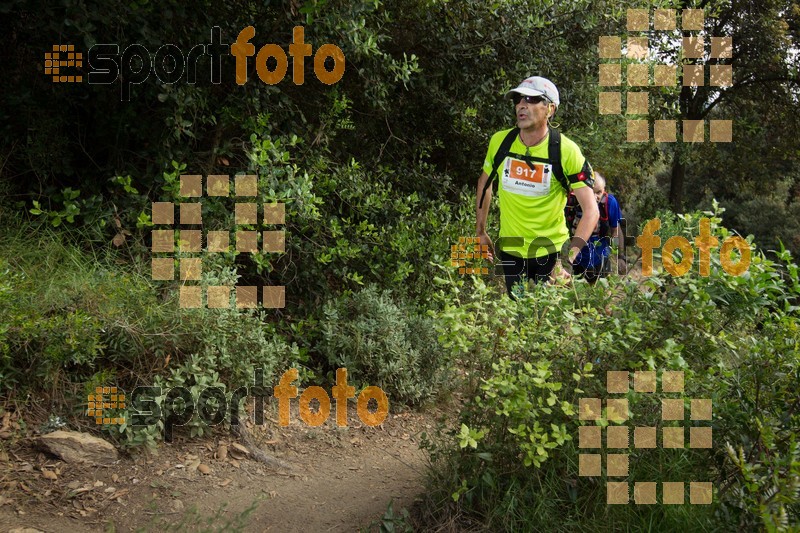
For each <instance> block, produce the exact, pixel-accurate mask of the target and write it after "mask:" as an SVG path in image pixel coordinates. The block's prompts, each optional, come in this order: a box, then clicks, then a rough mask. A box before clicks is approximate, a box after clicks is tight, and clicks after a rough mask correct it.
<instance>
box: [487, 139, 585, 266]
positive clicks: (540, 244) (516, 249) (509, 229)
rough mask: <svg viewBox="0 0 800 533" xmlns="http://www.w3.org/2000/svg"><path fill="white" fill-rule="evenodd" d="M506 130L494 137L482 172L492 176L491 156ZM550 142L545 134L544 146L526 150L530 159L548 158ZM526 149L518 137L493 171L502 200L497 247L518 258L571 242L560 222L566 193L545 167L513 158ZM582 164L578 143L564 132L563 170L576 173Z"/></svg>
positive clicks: (562, 144) (551, 250) (558, 247)
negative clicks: (531, 166)
mask: <svg viewBox="0 0 800 533" xmlns="http://www.w3.org/2000/svg"><path fill="white" fill-rule="evenodd" d="M509 131H511V129H510V128H509V129H507V130H503V131H498V132H497V133H495V134H494V135H492V139H491V141H489V149H488V150H487V152H486V159H485V160H484V162H483V171H484V172H486V174H491V173H492V165H493V163H494V156H495V154H496V153H497V150H499V149H500V143H501V142H503V139H504V138H505V136H506V134H508V132H509ZM549 140H550V134H549V133H548V135H547V136H546V137H545V138H544V139H543V140H542V142H540V143H539V144H537V145H536V146H532V147H530V148H529V150H528V153H529V155H530V156H531V157H537V158H541V159H545V160H546V159H547V146H548V141H549ZM525 150H526V148H525V145H524V144H523V143H522V141H521V140H520V138H519V135H518V136H517V138H516V139H514V143H513V144H512V145H511V148H510V150H509V151H510V154H509V155H508V156H507V157H506V158H505V159H504V160H503V162H502V163H501V164H500V167H499V168H498V169H497V176H498V180H497V181H498V188H497V196H498V198H499V201H500V240H499V242H498V248H500V249H501V250H503V251H504V252H506V253H509V254H511V255H514V256H517V257H523V258H530V257H542V256H545V255H548V254H550V253H553V252H557V251H559V250H560V249H561V247H562V246H563V245H564V243H565V242H566V241H567V239H569V231H568V230H567V225H566V221H565V219H564V207H565V206H566V204H567V194H566V192H565V191H564V188H563V187H562V186H561V184H560V183H559V182H558V179H556V177H555V175H554V173H553V170H552V167H551V165H550V164H549V163H541V162H536V163H534V165H533V169H531V168H530V167H529V166H528V164H527V163H526V162H525V161H523V160H522V159H518V158H516V157H514V154H517V155H518V156H520V155H524V154H525ZM585 161H586V159H585V158H584V157H583V154H582V153H581V149H580V148H579V147H578V145H577V144H575V142H573V141H572V140H570V139H568V138H567V137H566V136H565V135H563V134H562V135H561V166H562V168H563V169H564V174H565V175H566V176H571V175H574V174H578V173H579V172H580V171H581V170H582V168H583V164H584V162H585ZM571 187H572V188H573V189H579V188H581V187H586V184H585V183H582V182H577V183H572V184H571ZM514 237H516V238H514ZM520 237H521V238H522V240H520V239H519V238H520ZM534 241H536V242H535V243H534ZM550 243H552V245H553V246H552V247H551V246H549V244H550Z"/></svg>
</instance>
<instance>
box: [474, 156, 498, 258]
mask: <svg viewBox="0 0 800 533" xmlns="http://www.w3.org/2000/svg"><path fill="white" fill-rule="evenodd" d="M488 180H489V175H488V174H487V173H486V172H482V173H481V177H480V178H478V196H477V198H476V199H475V212H476V223H475V235H476V236H477V237H479V238H480V240H481V244H485V245H488V246H489V261H491V260H492V259H493V254H494V249H493V245H492V239H491V238H489V234H488V233H486V219H487V218H488V217H489V206H490V205H492V187H491V186H489V188H487V189H486V196H485V197H484V198H483V205H482V206H481V205H480V204H481V196H483V188H484V187H486V182H487V181H488Z"/></svg>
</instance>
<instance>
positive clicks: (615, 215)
mask: <svg viewBox="0 0 800 533" xmlns="http://www.w3.org/2000/svg"><path fill="white" fill-rule="evenodd" d="M593 189H594V195H595V198H596V199H597V210H598V211H599V213H600V219H599V220H598V222H597V225H596V226H595V228H594V231H593V232H592V236H591V237H590V238H589V243H588V244H587V245H586V246H584V247H583V249H582V250H581V252H580V253H579V254H578V257H577V258H576V259H575V261H574V263H573V264H572V272H573V275H575V276H577V277H583V278H584V279H586V281H588V282H589V283H594V282H595V281H597V279H598V278H600V277H603V276H607V275H608V274H610V273H611V243H612V239H617V240H618V241H619V245H620V246H624V245H625V244H624V239H618V236H619V221H620V220H621V219H622V212H621V211H620V208H619V202H618V201H617V199H616V198H615V197H614V195H613V194H609V193H608V192H606V180H605V178H604V177H603V176H602V175H601V174H600V173H599V172H595V173H594V187H593ZM564 216H565V218H566V219H567V227H568V228H569V231H570V233H572V232H574V231H576V228H577V227H578V226H579V225H580V221H581V219H582V217H583V213H582V209H581V205H580V203H579V202H578V201H577V199H576V198H574V197H572V196H570V198H568V199H567V206H566V208H565V209H564ZM620 252H622V249H621V250H620ZM623 256H624V254H623V253H620V263H622V261H624V260H623V259H622V257H623ZM622 268H624V266H622Z"/></svg>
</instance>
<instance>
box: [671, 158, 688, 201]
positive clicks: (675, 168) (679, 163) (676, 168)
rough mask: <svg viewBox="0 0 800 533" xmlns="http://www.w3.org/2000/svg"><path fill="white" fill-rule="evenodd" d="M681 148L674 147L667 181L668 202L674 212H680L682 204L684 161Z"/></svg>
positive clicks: (684, 173)
mask: <svg viewBox="0 0 800 533" xmlns="http://www.w3.org/2000/svg"><path fill="white" fill-rule="evenodd" d="M682 152H683V150H681V148H680V147H679V146H676V147H675V155H674V156H673V159H672V176H671V178H670V181H669V204H670V206H672V210H673V211H674V212H675V213H680V212H681V209H682V204H683V179H684V177H685V175H686V163H685V162H684V161H683V157H682V155H683V154H682Z"/></svg>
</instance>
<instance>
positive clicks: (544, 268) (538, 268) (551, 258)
mask: <svg viewBox="0 0 800 533" xmlns="http://www.w3.org/2000/svg"><path fill="white" fill-rule="evenodd" d="M557 259H558V252H555V253H552V254H550V255H543V256H542V257H531V258H528V259H523V258H521V257H516V256H513V255H511V254H508V253H506V252H504V251H502V250H501V251H500V261H501V265H502V266H503V277H504V278H505V280H506V290H508V295H509V296H511V298H514V295H513V293H512V292H511V289H512V287H513V286H514V284H515V283H518V282H519V281H520V280H521V279H522V276H525V278H526V279H532V280H533V282H534V283H541V282H544V281H547V280H549V279H550V274H552V273H553V267H555V265H556V260H557Z"/></svg>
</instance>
